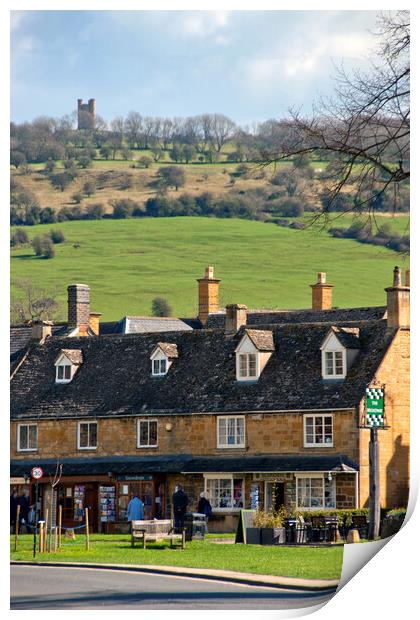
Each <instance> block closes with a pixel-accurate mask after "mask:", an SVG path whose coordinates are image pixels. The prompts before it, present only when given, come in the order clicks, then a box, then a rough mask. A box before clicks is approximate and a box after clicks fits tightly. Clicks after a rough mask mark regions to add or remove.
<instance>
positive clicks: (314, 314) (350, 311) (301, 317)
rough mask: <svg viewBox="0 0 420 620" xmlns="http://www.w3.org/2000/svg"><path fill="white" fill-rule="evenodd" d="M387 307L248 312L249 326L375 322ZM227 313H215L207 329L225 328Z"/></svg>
mask: <svg viewBox="0 0 420 620" xmlns="http://www.w3.org/2000/svg"><path fill="white" fill-rule="evenodd" d="M385 312H386V307H385V306H378V307H375V306H373V307H369V308H333V309H331V310H312V309H310V308H309V309H304V310H248V311H247V325H248V326H257V325H258V326H259V325H268V324H275V323H276V324H278V323H315V322H316V323H324V322H325V323H336V324H337V323H343V322H349V321H374V320H377V321H378V320H380V319H383V318H384V317H385ZM225 319H226V312H225V310H220V312H214V313H212V314H210V315H209V318H208V319H207V323H206V328H223V327H224V326H225Z"/></svg>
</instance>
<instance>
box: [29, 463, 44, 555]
mask: <svg viewBox="0 0 420 620" xmlns="http://www.w3.org/2000/svg"><path fill="white" fill-rule="evenodd" d="M43 475H44V472H43V471H42V469H41V467H33V469H32V471H31V477H32V479H33V480H35V525H34V553H33V555H34V557H35V556H36V531H37V527H38V516H39V515H38V513H39V511H38V480H41V478H42V476H43Z"/></svg>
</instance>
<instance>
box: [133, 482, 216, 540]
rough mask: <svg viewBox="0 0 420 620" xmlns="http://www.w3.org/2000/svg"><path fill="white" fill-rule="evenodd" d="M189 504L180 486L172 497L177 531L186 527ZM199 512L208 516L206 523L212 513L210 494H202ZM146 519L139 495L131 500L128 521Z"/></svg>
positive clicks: (198, 507)
mask: <svg viewBox="0 0 420 620" xmlns="http://www.w3.org/2000/svg"><path fill="white" fill-rule="evenodd" d="M188 504H189V499H188V495H187V494H186V493H185V491H184V489H183V488H182V486H181V485H180V484H179V485H178V486H177V487H176V489H175V493H174V494H173V495H172V506H173V510H174V527H175V529H181V528H183V527H184V519H185V514H186V512H187V507H188ZM197 512H199V513H200V514H203V515H205V516H206V523H207V522H208V519H209V517H210V515H211V513H212V508H211V504H210V501H209V499H208V494H207V493H206V492H204V491H203V492H202V493H200V499H199V502H198V506H197ZM143 519H144V504H143V502H142V501H141V499H140V497H139V496H138V495H134V497H133V498H132V499H131V500H130V502H129V504H128V509H127V520H128V521H129V522H131V521H142V520H143Z"/></svg>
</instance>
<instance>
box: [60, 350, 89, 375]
mask: <svg viewBox="0 0 420 620" xmlns="http://www.w3.org/2000/svg"><path fill="white" fill-rule="evenodd" d="M82 361H83V360H82V352H81V351H80V349H61V351H60V355H59V356H58V358H57V359H56V361H55V382H56V383H70V381H71V380H72V379H73V377H74V375H75V374H76V372H77V370H78V368H79V366H80V365H81V363H82Z"/></svg>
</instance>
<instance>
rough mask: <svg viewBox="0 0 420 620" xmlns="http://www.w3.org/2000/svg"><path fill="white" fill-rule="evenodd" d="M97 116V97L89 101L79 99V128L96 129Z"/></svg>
mask: <svg viewBox="0 0 420 620" xmlns="http://www.w3.org/2000/svg"><path fill="white" fill-rule="evenodd" d="M95 116H96V101H95V99H89V101H88V102H87V103H83V99H78V100H77V129H94V127H95Z"/></svg>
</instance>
